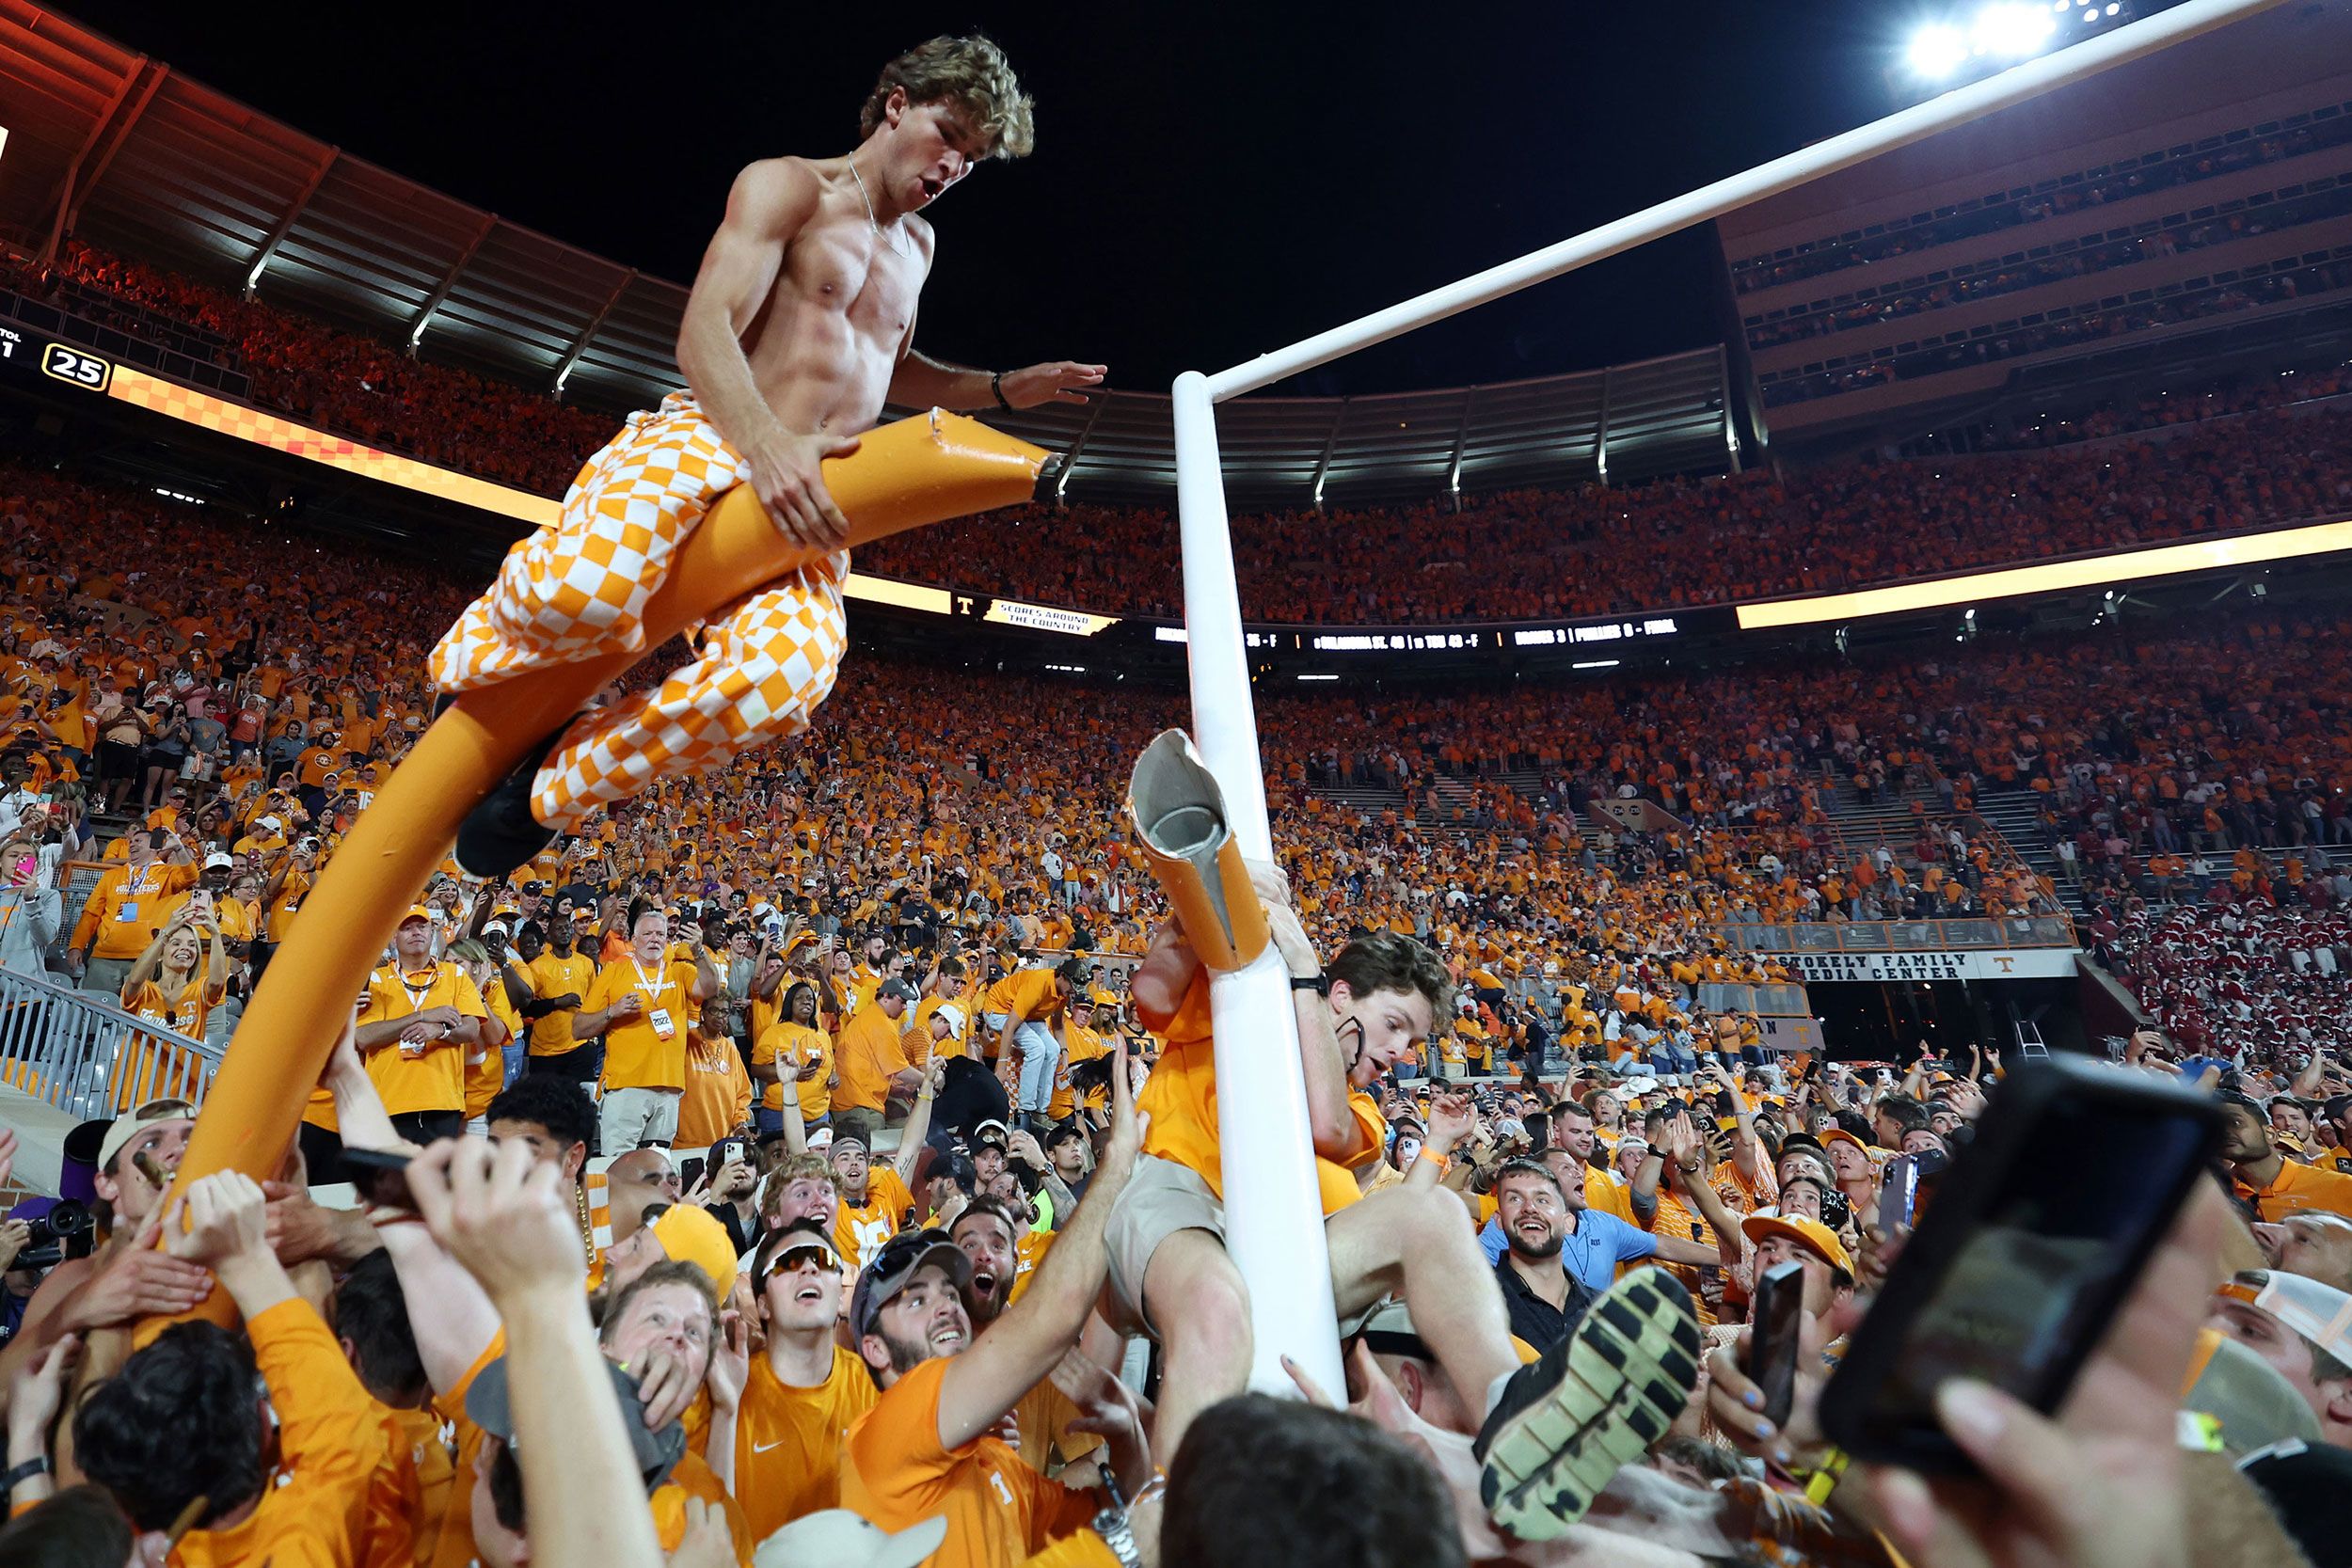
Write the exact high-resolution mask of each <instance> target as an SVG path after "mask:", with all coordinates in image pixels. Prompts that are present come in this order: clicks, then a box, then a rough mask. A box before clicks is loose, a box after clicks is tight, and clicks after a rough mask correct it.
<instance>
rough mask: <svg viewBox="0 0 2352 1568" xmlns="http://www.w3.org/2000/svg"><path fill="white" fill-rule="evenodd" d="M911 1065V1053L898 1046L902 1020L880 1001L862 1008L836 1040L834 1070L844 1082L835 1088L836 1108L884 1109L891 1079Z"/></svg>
mask: <svg viewBox="0 0 2352 1568" xmlns="http://www.w3.org/2000/svg"><path fill="white" fill-rule="evenodd" d="M907 1066H908V1063H907V1054H906V1053H905V1052H904V1051H902V1050H900V1049H899V1048H898V1021H897V1020H896V1019H893V1018H891V1017H890V1016H889V1015H887V1014H885V1013H884V1012H883V1011H882V1005H881V1004H880V1003H876V1004H875V1005H874V1006H870V1007H863V1008H860V1009H859V1010H858V1012H857V1013H856V1015H855V1016H853V1017H852V1018H851V1019H850V1022H847V1023H845V1024H843V1025H842V1026H841V1035H840V1037H839V1038H838V1039H836V1040H834V1071H835V1072H838V1073H839V1074H840V1075H841V1083H840V1085H839V1086H838V1087H836V1088H835V1089H834V1091H833V1108H834V1110H836V1111H847V1110H850V1109H853V1108H855V1109H864V1110H868V1111H879V1110H881V1109H882V1104H883V1102H884V1101H887V1100H888V1099H889V1097H890V1080H891V1079H892V1078H893V1077H894V1076H895V1075H897V1074H898V1073H900V1072H903V1071H905V1070H906V1069H907Z"/></svg>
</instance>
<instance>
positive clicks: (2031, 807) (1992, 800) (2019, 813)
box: [1977, 789, 2085, 920]
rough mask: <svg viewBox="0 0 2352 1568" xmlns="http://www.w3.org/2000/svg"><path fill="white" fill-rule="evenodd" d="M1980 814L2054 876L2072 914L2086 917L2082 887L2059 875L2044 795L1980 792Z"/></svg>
mask: <svg viewBox="0 0 2352 1568" xmlns="http://www.w3.org/2000/svg"><path fill="white" fill-rule="evenodd" d="M1977 815H1978V816H1981V817H1983V818H1984V819H1985V821H1987V822H1989V823H1991V824H1992V825H1993V827H1994V830H1995V831H1996V832H1999V833H2000V835H2001V836H2002V837H2003V838H2005V839H2007V840H2009V847H2010V848H2012V849H2014V850H2016V851H2017V858H2018V859H2020V860H2022V861H2024V862H2025V863H2026V864H2027V865H2029V866H2031V867H2032V868H2033V869H2034V870H2036V871H2038V872H2040V873H2041V874H2042V876H2044V877H2047V878H2049V879H2050V883H2051V885H2052V886H2053V887H2056V888H2057V889H2058V902H2059V903H2061V904H2063V905H2064V906H2066V912H2067V913H2068V914H2071V915H2073V916H2074V918H2075V919H2076V920H2080V919H2082V918H2083V915H2084V913H2085V908H2084V904H2083V895H2082V889H2080V888H2079V887H2077V886H2075V885H2074V883H2072V882H2069V881H2068V880H2067V879H2065V878H2063V877H2061V876H2059V875H2058V847H2057V846H2056V845H2055V844H2053V843H2052V842H2051V839H2050V834H2049V831H2048V830H2047V829H2045V828H2044V827H2042V797H2041V796H2039V795H2037V794H2035V793H2034V792H2033V791H2032V790H2030V789H2011V790H2006V791H2003V792H2002V793H1999V794H1986V795H1979V797H1977Z"/></svg>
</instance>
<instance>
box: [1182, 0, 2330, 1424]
mask: <svg viewBox="0 0 2352 1568" xmlns="http://www.w3.org/2000/svg"><path fill="white" fill-rule="evenodd" d="M2286 3H2287V0H2184V3H2183V4H2181V5H2178V6H2174V7H2171V8H2168V9H2166V10H2164V11H2161V12H2159V13H2157V14H2156V15H2154V16H2152V17H2149V18H2148V19H2146V20H2145V21H2141V22H2135V23H2133V24H2130V25H2128V26H2122V27H2116V28H2113V29H2109V30H2103V31H2102V32H2100V33H2098V34H2096V35H2094V36H2093V37H2091V38H2090V39H2086V40H2083V41H2082V42H2081V43H2078V44H2075V45H2074V47H2072V48H2070V49H2065V50H2061V51H2056V52H2053V53H2050V54H2046V55H2042V56H2041V57H2039V58H2036V59H2031V60H2027V61H2026V62H2025V63H2023V64H2020V65H2016V66H2013V67H2011V68H2010V69H2008V70H2006V71H2000V72H1999V73H1997V74H1994V75H1988V76H1985V77H1983V78H1982V79H1980V80H1979V81H1975V82H1970V83H1967V84H1965V85H1963V86H1961V87H1955V88H1953V89H1952V90H1951V91H1949V92H1947V93H1945V94H1943V95H1942V96H1941V97H1939V98H1935V99H1932V100H1931V101H1929V102H1927V103H1915V104H1913V105H1911V106H1910V107H1909V108H1906V109H1902V110H1899V111H1898V112H1897V113H1895V114H1892V115H1889V116H1887V117H1886V118H1885V119H1881V120H1877V121H1874V122H1872V123H1870V124H1868V125H1861V126H1856V127H1855V128H1854V129H1852V130H1851V131H1847V132H1844V133H1842V134H1840V135H1835V136H1831V137H1829V138H1827V139H1826V140H1823V141H1819V142H1815V143H1813V144H1812V145H1811V146H1809V147H1804V148H1800V149H1798V150H1795V151H1793V152H1788V153H1785V154H1783V155H1782V156H1780V157H1778V158H1774V159H1772V160H1771V161H1770V162H1767V163H1764V164H1760V165H1758V166H1756V167H1755V168H1752V169H1748V170H1745V171H1744V172H1741V173H1739V174H1735V175H1730V176H1727V177H1725V178H1724V179H1721V180H1718V181H1716V182H1713V183H1712V184H1709V185H1706V186H1703V187H1701V188H1700V189H1698V190H1695V191H1692V192H1689V193H1687V194H1685V195H1683V196H1679V197H1677V198H1673V199H1671V200H1668V201H1662V202H1660V203H1659V204H1658V205H1656V206H1654V207H1650V208H1646V209H1645V210H1644V211H1642V212H1638V213H1633V214H1629V215H1627V216H1625V217H1622V218H1619V219H1617V220H1616V221H1614V222H1613V223H1605V224H1602V225H1601V226H1600V227H1599V228H1597V229H1593V230H1586V231H1585V232H1583V233H1581V234H1577V235H1574V236H1572V237H1570V238H1568V239H1565V240H1562V241H1560V242H1558V243H1557V244H1554V245H1546V246H1544V247H1543V248H1541V249H1539V250H1534V251H1531V252H1529V253H1528V254H1527V255H1524V256H1521V257H1518V258H1517V259H1515V260H1512V261H1503V262H1501V263H1499V264H1497V265H1494V266H1490V267H1487V268H1486V269H1485V270H1484V271H1482V272H1476V273H1472V274H1470V276H1469V277H1461V278H1456V279H1455V280H1454V281H1453V282H1451V283H1447V284H1443V285H1441V286H1439V287H1438V288H1434V289H1431V290H1428V291H1427V292H1425V293H1420V294H1416V295H1414V296H1413V297H1412V298H1410V299H1406V300H1400V301H1398V302H1397V303H1396V304H1394V305H1391V306H1388V307H1386V308H1385V309H1379V310H1375V311H1373V312H1372V313H1371V314H1369V315H1366V316H1362V317H1359V318H1358V319H1357V320H1355V321H1352V322H1346V323H1343V324H1342V325H1338V326H1334V327H1330V328H1328V329H1327V330H1325V331H1322V332H1317V333H1313V334H1311V335H1310V336H1308V337H1305V338H1302V339H1300V340H1299V341H1296V342H1295V343H1291V344H1289V345H1287V346H1285V347H1282V348H1279V349H1273V350H1270V351H1268V352H1266V353H1263V354H1261V355H1259V356H1257V357H1255V358H1253V359H1249V360H1246V361H1244V362H1243V363H1241V364H1238V365H1232V366H1229V367H1227V368H1226V369H1225V370H1222V371H1219V372H1216V374H1215V375H1207V374H1204V373H1202V372H1200V371H1185V372H1183V373H1182V374H1180V375H1178V376H1177V377H1176V380H1175V384H1174V386H1173V387H1172V388H1170V389H1169V390H1170V393H1171V398H1170V408H1169V411H1170V415H1171V419H1172V423H1173V425H1174V430H1175V437H1176V513H1177V521H1178V528H1179V536H1180V538H1181V541H1182V556H1181V559H1182V564H1183V571H1184V626H1185V631H1186V634H1187V635H1186V638H1185V642H1186V649H1185V651H1186V654H1187V656H1188V657H1187V663H1188V664H1189V666H1190V673H1191V677H1192V679H1191V685H1192V739H1193V743H1194V745H1195V746H1196V747H1197V748H1198V749H1199V751H1200V756H1201V758H1202V760H1203V761H1204V762H1205V763H1206V764H1207V765H1208V768H1209V770H1210V772H1212V773H1213V774H1215V775H1216V782H1217V785H1218V788H1219V790H1220V791H1221V792H1222V794H1223V796H1224V799H1225V809H1226V813H1227V820H1228V825H1229V826H1230V827H1231V829H1232V833H1233V837H1234V839H1235V840H1236V841H1237V842H1238V843H1239V844H1240V846H1241V851H1242V853H1243V854H1244V855H1245V856H1248V858H1250V859H1252V860H1260V861H1268V862H1270V861H1272V860H1273V859H1274V835H1273V832H1272V831H1271V828H1272V825H1271V821H1270V819H1269V817H1268V815H1267V811H1266V798H1265V764H1264V760H1263V757H1262V756H1261V755H1260V752H1259V745H1258V716H1257V708H1256V704H1255V702H1254V700H1253V699H1252V697H1251V695H1250V675H1251V671H1250V665H1249V656H1248V649H1247V646H1246V643H1245V641H1244V637H1245V633H1244V632H1243V630H1242V622H1241V590H1240V585H1239V580H1238V578H1237V577H1236V574H1235V572H1234V569H1233V535H1232V526H1231V524H1230V522H1229V520H1228V517H1227V511H1226V499H1225V469H1224V464H1223V462H1222V460H1221V458H1220V455H1219V452H1218V448H1217V433H1216V405H1217V404H1219V403H1221V402H1224V401H1225V400H1226V399H1228V398H1233V397H1238V396H1240V395H1242V394H1243V393H1246V392H1254V391H1256V390H1258V389H1259V388H1263V387H1268V386H1271V385H1273V384H1274V383H1275V382H1278V381H1282V380H1285V379H1287V378H1289V377H1291V376H1294V375H1297V374H1299V373H1301V372H1305V371H1311V370H1312V369H1314V368H1315V367H1316V366H1318V365H1324V364H1328V363H1329V362H1330V361H1332V360H1334V359H1337V358H1339V357H1341V356H1343V355H1349V354H1355V353H1359V352H1360V351H1362V350H1364V349H1367V348H1370V347H1372V346H1373V345H1374V344H1375V343H1384V342H1387V341H1389V340H1390V339H1391V338H1396V337H1400V336H1402V335H1403V334H1405V333H1407V332H1410V331H1412V330H1413V329H1415V328H1416V327H1422V326H1426V325H1429V324H1430V323H1432V322H1436V321H1441V320H1443V319H1445V318H1446V317H1448V316H1452V315H1456V314H1458V313H1460V312H1461V311H1464V310H1468V309H1471V308H1472V307H1474V306H1479V305H1484V304H1486V302H1488V301H1489V300H1495V299H1501V298H1502V296H1503V295H1505V294H1510V293H1518V291H1519V290H1521V289H1524V288H1527V287H1529V286H1530V285H1532V284H1536V283H1541V282H1544V281H1546V280H1547V279H1549V278H1554V277H1561V276H1563V275H1565V274H1566V273H1571V272H1574V271H1576V270H1578V269H1579V268H1581V267H1586V266H1590V265H1592V264H1593V263H1594V262H1596V261H1606V260H1607V259H1608V258H1610V257H1612V256H1616V255H1619V254H1622V253H1623V252H1625V251H1629V250H1631V249H1633V248H1634V247H1636V246H1637V245H1647V244H1649V243H1650V242H1652V241H1654V240H1660V239H1663V238H1664V237H1666V236H1667V235H1669V234H1677V233H1680V232H1681V231H1682V230H1686V229H1689V228H1691V227H1692V226H1693V225H1696V224H1701V223H1705V222H1707V221H1708V219H1710V218H1716V217H1721V216H1722V215H1723V214H1725V213H1729V212H1734V211H1737V210H1739V209H1740V208H1742V207H1747V206H1751V205H1753V204H1754V203H1756V202H1758V201H1761V200H1763V199H1765V198H1768V197H1772V196H1777V195H1779V194H1780V193H1781V192H1783V191H1786V190H1791V189H1794V188H1795V187H1797V186H1799V185H1803V184H1806V183H1809V182H1812V181H1815V180H1819V179H1820V178H1822V177H1823V176H1825V175H1829V174H1835V173H1836V172H1837V171H1838V170H1840V169H1845V168H1851V167H1852V166H1855V165H1856V164H1860V163H1863V162H1865V161H1866V160H1867V159H1871V158H1876V157H1879V156H1882V155H1883V154H1885V153H1888V152H1891V151H1893V150H1896V149H1897V148H1901V147H1909V146H1912V145H1913V144H1915V143H1917V142H1921V141H1924V140H1926V139H1927V138H1928V137H1930V136H1931V135H1936V134H1937V133H1938V132H1942V131H1948V130H1951V129H1952V128H1953V127H1955V126H1959V125H1963V124H1966V123H1968V122H1970V121H1972V120H1976V119H1982V118H1983V117H1984V116H1986V115H1990V114H1994V113H1996V112H1998V111H1999V110H2002V109H2005V108H2008V107H2010V105H2012V104H2016V103H2025V102H2026V101H2027V100H2028V99H2031V98H2035V97H2038V96H2040V95H2041V94H2042V93H2045V92H2048V91H2049V90H2051V89H2052V88H2054V87H2063V86H2065V85H2067V84H2068V83H2071V82H2077V81H2081V80H2083V79H2084V78H2086V77H2090V76H2093V75H2096V74H2097V73H2099V72H2101V71H2110V70H2113V69H2114V68H2116V67H2118V66H2121V65H2125V64H2128V63H2129V62H2131V61H2133V60H2137V59H2143V58H2145V57H2147V56H2148V55H2153V54H2155V53H2157V52H2158V51H2160V50H2163V49H2167V48H2169V47H2171V46H2172V45H2174V44H2177V43H2180V42H2182V41H2183V40H2187V39H2192V38H2196V37H2198V36H2200V35H2201V34H2205V33H2210V32H2212V31H2214V30H2215V29H2217V28H2220V27H2224V26H2227V25H2229V24H2232V23H2233V22H2240V21H2243V20H2244V19H2246V18H2248V17H2249V16H2255V15H2259V14H2261V13H2262V12H2264V11H2267V10H2271V9H2274V8H2278V7H2279V6H2281V5H2283V4H2286ZM2038 14H2047V13H2038ZM2347 527H2352V525H2347ZM2231 543H2233V544H2236V543H2239V541H2235V540H2233V541H2231ZM1944 591H1945V592H1949V590H1948V589H1946V590H1944ZM1970 596H1971V597H1972V598H1974V597H1979V596H1989V595H1978V594H1971V595H1970ZM1741 618H1742V625H1745V624H1746V612H1745V611H1742V617H1741ZM1836 619H1838V620H1841V621H1843V620H1848V619H1851V617H1850V616H1845V615H1840V616H1837V617H1836ZM1262 960H1270V961H1260V962H1257V963H1253V964H1251V965H1249V966H1248V968H1246V969H1241V970H1237V971H1234V972H1232V973H1231V974H1218V975H1217V976H1216V978H1215V979H1214V980H1213V981H1212V982H1211V983H1210V990H1209V1009H1210V1013H1211V1017H1212V1030H1213V1033H1214V1035H1215V1038H1216V1077H1217V1083H1218V1084H1219V1085H1220V1086H1221V1091H1222V1092H1220V1093H1219V1094H1218V1096H1217V1119H1218V1121H1219V1123H1220V1127H1219V1132H1220V1137H1219V1145H1220V1150H1219V1151H1220V1153H1221V1155H1222V1157H1223V1159H1224V1162H1225V1192H1226V1195H1227V1199H1228V1201H1227V1204H1226V1216H1225V1217H1226V1228H1227V1250H1228V1251H1229V1252H1231V1253H1232V1258H1233V1262H1234V1265H1235V1266H1236V1267H1237V1268H1238V1269H1239V1270H1240V1271H1241V1275H1242V1278H1243V1279H1244V1280H1246V1281H1247V1282H1248V1286H1249V1317H1250V1324H1251V1327H1252V1330H1253V1341H1254V1342H1253V1344H1252V1347H1251V1349H1252V1354H1251V1366H1250V1376H1249V1383H1250V1386H1251V1387H1253V1388H1256V1389H1258V1390H1260V1391H1262V1392H1264V1393H1280V1392H1284V1391H1286V1390H1291V1389H1293V1388H1294V1385H1293V1383H1292V1380H1291V1375H1290V1372H1289V1370H1288V1369H1286V1368H1285V1367H1284V1366H1283V1365H1282V1361H1283V1358H1284V1357H1285V1356H1287V1357H1288V1358H1289V1359H1291V1360H1292V1361H1293V1362H1295V1364H1297V1365H1298V1366H1299V1368H1300V1369H1301V1370H1304V1371H1305V1372H1306V1373H1307V1375H1308V1376H1309V1378H1311V1380H1312V1381H1314V1382H1316V1383H1320V1384H1321V1385H1322V1386H1324V1387H1326V1388H1327V1389H1334V1390H1336V1389H1338V1388H1341V1387H1343V1386H1345V1383H1346V1375H1345V1370H1344V1369H1343V1366H1342V1364H1341V1361H1340V1347H1339V1337H1338V1335H1337V1334H1335V1333H1334V1332H1333V1331H1332V1322H1333V1312H1332V1305H1333V1304H1332V1298H1331V1269H1330V1254H1329V1250H1328V1248H1327V1243H1326V1239H1325V1236H1324V1229H1323V1209H1322V1205H1321V1203H1320V1202H1319V1201H1318V1194H1317V1191H1316V1186H1315V1175H1314V1149H1313V1147H1312V1144H1311V1138H1310V1135H1309V1129H1310V1126H1311V1117H1309V1115H1308V1110H1307V1088H1306V1081H1305V1074H1304V1072H1303V1071H1302V1069H1301V1067H1300V1064H1299V1057H1298V1035H1297V1027H1296V1020H1295V1014H1294V1012H1293V1010H1292V1003H1291V991H1290V983H1289V977H1288V975H1287V974H1285V973H1284V966H1283V964H1282V962H1281V960H1280V958H1279V955H1277V954H1275V952H1274V950H1273V949H1272V948H1271V947H1269V948H1268V949H1267V951H1266V953H1265V954H1264V955H1262Z"/></svg>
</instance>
